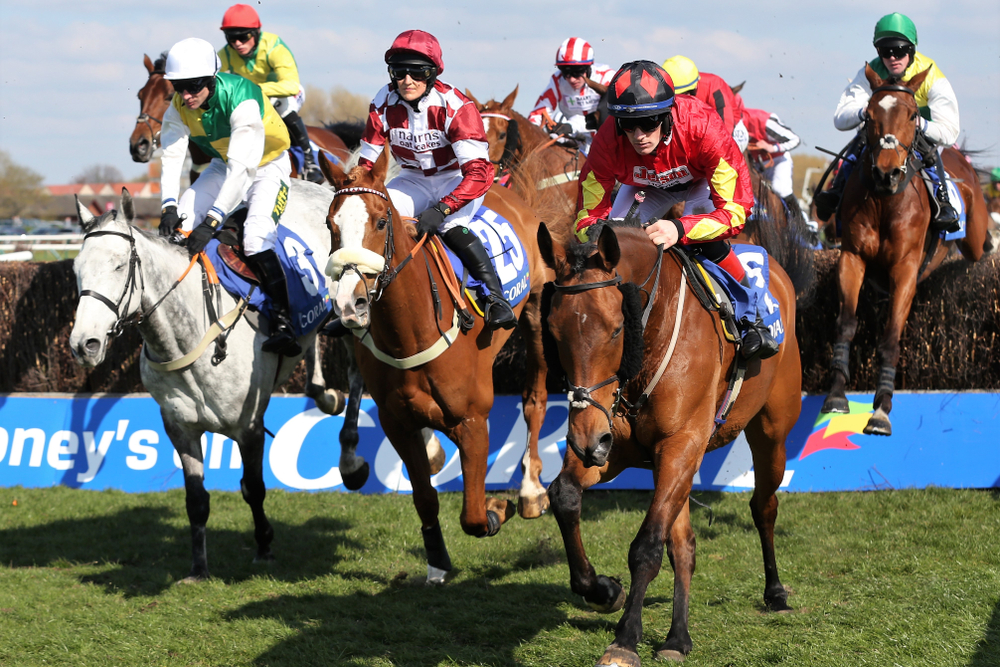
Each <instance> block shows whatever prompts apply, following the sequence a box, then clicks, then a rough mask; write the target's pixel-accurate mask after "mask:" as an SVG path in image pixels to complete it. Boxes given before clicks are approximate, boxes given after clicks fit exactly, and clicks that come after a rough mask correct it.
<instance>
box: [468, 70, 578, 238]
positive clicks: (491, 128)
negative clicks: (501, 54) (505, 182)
mask: <svg viewBox="0 0 1000 667" xmlns="http://www.w3.org/2000/svg"><path fill="white" fill-rule="evenodd" d="M465 94H466V96H467V97H468V98H469V99H471V100H472V101H473V103H475V105H476V107H477V108H478V109H479V113H480V114H482V116H483V126H484V127H485V128H486V140H487V142H488V143H489V152H490V161H491V162H493V164H494V165H496V167H497V177H498V178H501V177H502V176H503V174H509V175H510V179H511V188H512V189H513V190H514V191H515V192H516V193H518V195H520V196H521V199H523V200H524V201H525V202H526V203H527V204H528V205H529V206H530V207H531V209H532V210H533V211H535V213H536V214H537V215H538V216H539V217H541V218H543V219H545V220H547V221H548V224H553V223H557V224H564V223H565V224H567V225H568V224H570V223H571V221H572V220H573V219H574V218H575V217H576V196H577V188H578V186H577V179H578V178H579V176H580V172H581V171H582V170H583V165H584V163H586V161H587V156H586V155H584V154H583V153H582V152H580V151H579V150H577V149H576V148H575V147H571V146H563V145H561V144H558V143H556V142H555V141H554V140H552V139H551V138H550V137H549V133H548V132H546V131H545V130H543V129H542V128H541V127H539V126H537V125H535V124H534V123H532V122H531V121H530V120H528V119H527V118H525V117H524V116H522V115H521V114H519V113H518V112H516V111H514V100H515V99H516V98H517V88H516V87H515V88H514V90H513V91H512V92H511V93H510V95H508V96H507V97H506V98H504V100H503V101H502V102H497V101H496V100H490V101H488V102H486V103H485V104H483V103H481V102H479V101H478V100H477V99H476V98H475V97H474V96H473V95H472V93H470V92H469V91H468V90H466V91H465Z"/></svg>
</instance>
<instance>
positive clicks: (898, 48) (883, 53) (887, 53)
mask: <svg viewBox="0 0 1000 667" xmlns="http://www.w3.org/2000/svg"><path fill="white" fill-rule="evenodd" d="M877 51H878V54H879V56H880V57H882V58H897V59H898V58H903V57H904V56H909V55H913V51H914V49H913V45H912V44H896V45H893V46H880V47H878V48H877Z"/></svg>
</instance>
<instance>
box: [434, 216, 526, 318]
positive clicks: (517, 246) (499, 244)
mask: <svg viewBox="0 0 1000 667" xmlns="http://www.w3.org/2000/svg"><path fill="white" fill-rule="evenodd" d="M469 230H470V231H472V232H474V233H475V234H476V235H477V236H478V237H479V240H480V241H482V242H483V245H484V246H485V247H486V254H487V255H489V256H490V261H492V262H493V268H495V269H496V272H497V277H498V278H500V285H501V288H502V289H503V298H504V299H506V300H507V302H508V303H510V305H511V307H512V308H513V307H514V306H517V304H519V303H521V301H523V300H524V298H525V297H526V296H528V292H530V291H531V277H530V276H529V274H528V261H527V253H526V252H525V250H524V245H523V244H522V243H521V239H520V238H518V236H517V233H516V232H515V231H514V228H513V226H512V225H511V224H510V222H508V221H507V220H506V219H505V218H503V217H501V216H500V215H498V214H497V212H496V211H494V210H492V209H489V208H486V207H485V206H482V207H480V209H479V210H478V211H476V215H475V216H473V218H472V220H471V221H470V222H469ZM445 249H447V245H446V246H445ZM448 259H449V260H450V261H451V266H452V268H453V269H454V271H455V276H457V278H458V280H459V281H461V280H462V275H463V273H466V272H465V269H464V267H463V265H462V261H461V260H460V259H459V258H458V257H457V256H456V255H455V254H454V253H453V252H452V251H451V250H448ZM465 288H466V292H467V293H469V294H472V293H475V294H476V296H478V298H479V299H483V298H484V297H485V294H486V291H485V286H484V285H483V284H482V283H481V282H479V281H478V280H476V279H474V278H473V277H472V276H471V275H470V276H468V278H467V279H466V281H465ZM470 300H471V299H470ZM473 301H474V300H473ZM477 309H478V310H479V314H480V315H482V306H481V304H479V305H478V306H477Z"/></svg>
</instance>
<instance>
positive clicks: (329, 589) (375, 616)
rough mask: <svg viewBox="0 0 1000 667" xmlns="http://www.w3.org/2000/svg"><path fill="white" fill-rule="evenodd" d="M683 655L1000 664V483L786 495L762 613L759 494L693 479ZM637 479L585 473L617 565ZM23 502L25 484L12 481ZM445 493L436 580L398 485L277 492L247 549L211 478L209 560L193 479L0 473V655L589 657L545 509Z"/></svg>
mask: <svg viewBox="0 0 1000 667" xmlns="http://www.w3.org/2000/svg"><path fill="white" fill-rule="evenodd" d="M697 497H698V498H699V499H701V500H702V501H707V502H709V503H710V504H711V505H712V507H713V511H714V522H713V523H712V525H711V526H710V525H709V521H708V513H707V512H706V511H705V510H704V509H700V508H695V509H694V511H693V522H694V526H695V532H696V534H697V536H698V570H697V572H696V574H695V577H694V581H693V584H692V604H691V635H692V638H693V640H694V650H693V651H692V653H691V654H690V655H689V656H688V659H687V661H686V663H685V664H686V665H690V666H694V667H699V666H702V665H713V666H729V665H732V666H735V667H742V666H748V667H749V666H757V665H796V666H798V665H824V666H825V665H831V666H839V665H844V666H845V667H846V666H848V665H849V666H851V667H855V666H857V665H885V666H886V667H895V666H897V665H898V666H900V667H915V666H920V665H963V666H964V665H968V666H970V667H997V665H1000V494H998V493H997V492H995V491H992V492H991V491H953V490H942V489H930V490H925V491H892V492H876V493H829V494H783V495H782V496H781V509H780V513H779V517H778V526H777V530H776V538H775V541H776V545H777V550H778V565H779V567H780V570H781V576H782V581H783V582H784V583H785V585H786V586H787V587H788V588H789V589H790V590H791V595H790V598H789V602H790V604H791V605H792V607H793V608H794V611H793V612H792V613H788V614H769V613H766V612H765V611H764V609H763V605H762V599H761V597H762V592H763V572H762V566H761V562H760V548H759V543H758V540H757V535H756V531H755V530H754V528H753V525H752V521H751V518H750V512H749V508H748V507H747V503H748V500H749V496H748V495H747V494H707V493H701V494H697ZM649 498H650V494H648V493H644V492H598V493H589V494H587V495H586V497H585V499H584V525H583V531H584V540H585V543H586V545H587V547H588V553H589V554H590V557H591V560H592V561H593V562H594V564H595V567H597V569H598V571H599V572H602V573H605V574H609V575H614V576H619V577H621V578H622V581H623V582H624V583H625V584H626V585H627V584H628V581H629V575H628V566H627V551H628V545H629V542H630V541H631V539H632V537H633V536H634V534H635V531H636V529H637V528H638V525H639V522H640V521H641V519H642V516H643V514H644V509H645V507H646V506H647V504H648V502H649ZM15 500H16V504H15V503H14V501H15ZM460 505H461V496H460V495H456V494H442V496H441V506H442V514H441V516H442V526H443V529H444V534H445V539H446V540H447V542H448V546H449V550H450V552H451V557H452V561H453V563H454V565H455V567H456V572H455V573H454V577H453V579H452V580H451V581H450V582H449V583H448V584H447V585H446V586H444V587H441V588H427V587H425V586H424V585H423V579H424V576H425V574H426V571H425V565H424V559H423V546H422V542H421V539H420V533H419V530H418V522H417V518H416V513H415V511H414V509H413V506H412V502H411V499H410V497H408V496H374V497H373V496H359V495H345V494H333V493H319V494H308V493H285V492H271V493H270V494H269V496H268V499H267V503H266V509H267V511H268V513H269V515H270V517H271V520H272V522H273V524H274V528H275V533H276V538H275V543H274V551H275V554H276V556H277V561H276V562H275V563H273V564H269V565H253V564H252V563H251V561H252V558H253V554H254V551H255V548H254V543H253V536H252V527H251V519H250V513H249V510H248V509H247V507H246V506H245V505H244V503H243V500H242V499H241V498H240V496H239V495H238V494H234V493H220V492H216V493H213V494H212V516H211V519H210V520H209V565H210V567H211V568H212V572H213V574H214V577H215V578H213V579H211V580H210V581H208V582H205V583H202V584H197V585H176V584H175V582H176V581H178V580H179V579H182V578H183V577H184V576H186V574H187V572H188V567H189V565H190V540H189V532H188V523H187V516H186V513H185V510H184V495H183V492H181V491H171V492H167V493H156V494H125V493H120V492H111V491H106V492H93V491H79V490H70V489H65V488H50V489H23V488H13V489H0V529H2V539H0V665H5V666H6V665H11V666H14V665H17V666H18V667H20V666H21V665H73V666H74V667H80V666H84V665H95V666H96V665H101V666H104V665H129V666H135V665H226V666H229V665H257V666H265V665H268V666H275V667H277V666H288V667H293V666H294V667H301V666H307V665H349V666H352V667H361V666H366V667H369V666H370V667H375V666H379V667H387V666H390V665H392V666H400V665H418V666H429V665H449V666H450V665H498V666H499V665H538V666H549V665H584V666H590V665H593V664H594V663H595V662H596V661H597V659H598V658H599V657H600V656H601V654H602V653H603V651H604V648H605V647H606V646H607V645H608V644H609V643H610V642H611V641H612V639H613V631H614V626H615V623H616V622H617V620H618V617H619V615H620V614H619V613H616V614H611V615H609V616H601V615H597V614H595V613H594V612H592V611H590V610H589V609H588V608H587V607H586V606H585V605H584V604H583V603H582V600H580V599H579V598H577V597H576V596H574V595H573V594H572V592H571V591H570V589H569V581H568V570H567V567H566V563H565V556H564V552H563V546H562V540H561V538H560V536H559V532H558V530H557V527H556V523H555V520H554V519H553V518H552V517H551V516H544V517H542V518H541V519H539V520H536V521H523V520H521V519H514V520H513V521H512V522H511V523H508V524H507V525H505V526H504V527H503V529H502V530H501V532H500V534H499V535H498V536H496V537H493V538H490V539H485V540H477V539H473V538H470V537H467V536H465V535H464V534H463V533H462V532H461V529H460V528H459V526H458V512H459V508H460ZM671 597H672V577H671V573H670V569H669V565H668V564H667V563H666V562H665V563H664V569H663V571H661V574H660V577H659V578H658V579H657V580H656V581H655V582H653V584H652V585H651V586H650V588H649V592H648V594H647V597H646V606H645V609H644V611H643V621H644V635H643V642H642V644H641V645H640V647H639V652H640V656H641V657H642V659H643V661H644V663H647V664H653V661H652V658H651V655H652V652H653V651H655V649H656V648H657V647H658V646H659V645H660V643H662V641H663V639H664V637H665V635H666V632H667V629H668V628H669V624H670V612H671Z"/></svg>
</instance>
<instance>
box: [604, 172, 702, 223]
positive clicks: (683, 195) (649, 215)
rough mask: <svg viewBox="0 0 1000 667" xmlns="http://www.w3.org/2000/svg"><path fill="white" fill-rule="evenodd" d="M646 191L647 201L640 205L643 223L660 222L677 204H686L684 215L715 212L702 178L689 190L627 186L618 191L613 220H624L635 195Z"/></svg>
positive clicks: (612, 210) (612, 211)
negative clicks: (675, 190)
mask: <svg viewBox="0 0 1000 667" xmlns="http://www.w3.org/2000/svg"><path fill="white" fill-rule="evenodd" d="M640 190H644V191H645V192H646V200H645V201H644V202H642V203H641V204H639V219H640V220H641V221H642V222H648V221H650V220H654V221H655V220H660V219H662V218H663V216H664V215H665V214H666V212H667V211H668V210H670V207H671V206H673V205H674V204H676V203H677V202H684V215H691V214H694V213H708V212H709V211H712V210H714V208H715V207H714V205H713V204H712V199H711V197H710V195H709V189H708V181H707V180H705V179H704V178H701V179H699V180H697V181H695V182H693V183H692V184H691V187H689V188H688V189H687V190H679V191H677V192H668V191H667V190H660V189H657V188H654V187H653V186H648V187H644V188H639V187H636V186H634V185H625V184H622V186H621V187H620V188H619V189H618V196H617V197H615V203H614V205H613V206H612V207H611V217H612V218H624V217H625V215H626V214H627V213H628V210H629V208H631V207H632V202H633V201H635V193H636V192H638V191H640Z"/></svg>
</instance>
